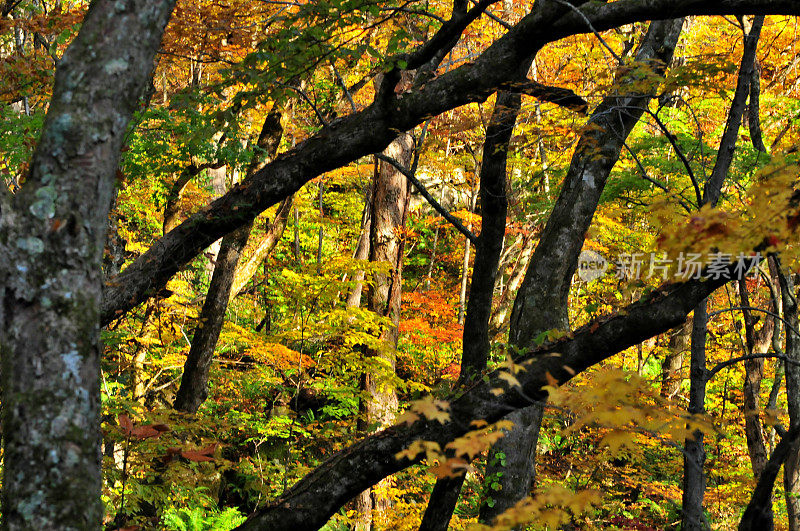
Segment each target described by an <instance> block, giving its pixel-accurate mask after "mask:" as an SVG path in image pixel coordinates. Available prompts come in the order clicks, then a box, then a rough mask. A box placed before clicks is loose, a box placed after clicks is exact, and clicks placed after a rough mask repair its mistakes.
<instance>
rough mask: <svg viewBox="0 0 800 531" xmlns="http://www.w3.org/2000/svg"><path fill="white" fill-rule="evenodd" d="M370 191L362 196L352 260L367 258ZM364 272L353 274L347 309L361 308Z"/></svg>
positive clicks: (370, 218) (370, 217)
mask: <svg viewBox="0 0 800 531" xmlns="http://www.w3.org/2000/svg"><path fill="white" fill-rule="evenodd" d="M371 204H372V190H367V191H366V192H365V194H364V212H363V213H362V214H361V233H360V234H359V236H358V243H356V250H355V252H354V253H353V259H354V260H367V259H368V258H369V249H370V246H369V235H370V232H371V231H372V229H371V227H372V206H371ZM364 276H365V275H364V270H363V269H359V270H358V271H356V272H355V273H354V274H353V278H352V280H353V287H352V288H351V289H350V293H348V294H347V301H346V306H347V307H348V308H358V307H359V306H361V293H362V292H363V291H364Z"/></svg>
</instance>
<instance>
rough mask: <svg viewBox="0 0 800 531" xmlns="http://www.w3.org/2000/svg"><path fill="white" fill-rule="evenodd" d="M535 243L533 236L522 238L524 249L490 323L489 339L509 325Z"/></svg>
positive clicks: (527, 235) (522, 248)
mask: <svg viewBox="0 0 800 531" xmlns="http://www.w3.org/2000/svg"><path fill="white" fill-rule="evenodd" d="M535 243H536V240H535V239H534V238H533V234H525V235H524V236H523V237H522V247H521V248H520V251H519V255H518V256H517V259H516V261H515V262H514V267H513V268H512V269H511V274H510V275H509V277H508V283H506V285H505V286H504V288H503V290H502V292H501V295H500V300H499V301H498V302H497V307H496V308H495V310H494V312H493V313H492V318H491V320H490V321H489V337H494V336H496V335H497V334H499V333H500V332H501V330H502V329H503V327H504V326H506V325H507V324H508V317H509V315H510V314H511V308H512V307H513V306H514V298H515V297H516V295H517V291H518V290H519V287H520V286H521V285H522V280H523V279H524V278H525V271H527V270H528V263H529V262H530V260H531V255H532V254H533V249H534V247H535V245H534V244H535Z"/></svg>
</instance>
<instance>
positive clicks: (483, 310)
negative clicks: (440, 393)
mask: <svg viewBox="0 0 800 531" xmlns="http://www.w3.org/2000/svg"><path fill="white" fill-rule="evenodd" d="M521 104H522V100H521V98H520V96H519V94H512V93H508V92H501V93H499V94H498V96H497V101H496V102H495V108H494V112H493V113H492V117H491V119H490V121H489V126H488V127H487V129H486V140H485V141H484V145H483V157H482V161H481V171H480V189H479V195H480V201H481V234H480V236H479V237H478V243H477V245H476V246H475V247H476V250H475V262H474V264H473V273H472V283H471V284H470V288H469V298H468V300H467V312H466V316H465V321H464V332H463V349H464V351H463V354H462V356H461V374H460V375H459V384H460V385H467V384H469V383H470V382H471V381H473V379H474V377H476V376H477V375H479V374H480V373H481V372H482V371H484V370H485V369H486V364H487V361H488V358H489V349H490V342H489V340H490V338H489V317H490V316H491V311H492V295H493V292H494V284H495V278H496V277H497V264H498V262H499V260H500V253H501V252H502V249H503V237H504V236H505V231H506V213H507V210H508V199H507V197H506V163H507V160H508V149H509V142H510V140H511V133H512V132H513V130H514V125H515V124H516V121H517V115H518V114H519V110H520V107H521ZM464 478H465V476H464V475H460V476H458V477H455V478H445V479H440V480H438V481H437V482H436V485H435V486H434V489H433V492H432V493H431V497H430V500H429V501H428V506H427V508H426V509H425V515H424V516H423V518H422V525H421V526H420V530H421V531H435V530H441V531H446V530H447V528H448V526H449V523H450V518H451V517H452V515H453V510H454V509H455V507H456V503H457V502H458V495H459V493H460V492H461V487H462V485H463V484H464Z"/></svg>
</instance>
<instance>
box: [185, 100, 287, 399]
mask: <svg viewBox="0 0 800 531" xmlns="http://www.w3.org/2000/svg"><path fill="white" fill-rule="evenodd" d="M282 134H283V129H282V128H281V116H280V113H278V112H277V111H273V112H270V113H269V114H268V115H267V117H266V119H265V120H264V125H263V126H262V128H261V133H260V134H259V138H258V143H257V149H258V150H262V151H263V152H265V154H266V156H267V157H269V158H272V157H274V156H275V152H276V150H277V149H278V144H279V143H280V139H281V135H282ZM261 160H262V157H260V156H259V154H258V153H254V155H253V159H252V160H251V162H250V166H249V168H248V170H247V178H249V177H251V176H252V175H253V174H254V173H255V172H256V171H257V170H258V168H259V166H260V163H261ZM283 206H285V205H283ZM279 213H280V210H279V211H278V213H276V221H277V218H278V216H279ZM251 228H252V223H251V224H248V225H245V226H243V227H239V228H238V229H236V230H235V231H233V232H232V233H230V234H228V235H227V236H225V237H224V238H223V239H222V243H221V244H220V248H219V252H218V254H217V259H216V263H215V265H214V271H213V274H212V277H211V284H210V285H209V287H208V293H206V300H205V302H204V303H203V309H202V310H201V311H200V316H199V317H198V325H197V328H195V330H194V335H193V336H192V345H191V347H190V348H189V355H188V356H187V357H186V363H185V365H184V367H183V375H182V377H181V385H180V388H179V389H178V393H177V395H176V396H175V403H174V404H173V407H174V408H175V409H177V410H178V411H183V412H186V413H195V412H197V409H198V408H199V407H200V405H201V404H202V403H203V402H204V401H205V399H206V397H207V396H208V372H209V370H210V368H211V361H212V359H213V357H214V349H215V348H216V346H217V341H218V340H219V334H220V332H221V331H222V325H223V323H224V321H225V312H226V311H227V309H228V301H229V300H230V297H231V288H232V287H233V284H234V277H235V273H236V267H237V265H238V263H239V257H240V256H241V253H242V250H243V249H244V248H245V246H246V245H247V240H248V238H249V237H250V229H251ZM273 246H274V244H273Z"/></svg>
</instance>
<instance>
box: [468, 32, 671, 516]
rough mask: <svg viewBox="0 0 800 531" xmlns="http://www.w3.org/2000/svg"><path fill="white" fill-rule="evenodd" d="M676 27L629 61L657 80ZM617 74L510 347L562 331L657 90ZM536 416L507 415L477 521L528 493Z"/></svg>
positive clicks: (526, 290) (546, 242) (516, 318)
mask: <svg viewBox="0 0 800 531" xmlns="http://www.w3.org/2000/svg"><path fill="white" fill-rule="evenodd" d="M682 24H683V20H682V19H680V20H670V21H661V22H654V23H652V24H651V25H650V28H649V29H648V31H647V34H646V35H645V37H644V39H643V40H642V43H641V45H640V46H639V50H638V51H637V54H636V60H637V61H640V62H645V61H647V62H652V63H653V64H654V70H655V71H656V72H658V73H659V74H663V72H664V70H665V69H666V65H668V64H669V63H670V61H671V60H672V55H673V52H674V50H675V45H676V43H677V41H678V37H679V35H680V32H681V26H682ZM624 76H625V74H624V73H623V72H620V74H619V75H618V78H617V84H618V86H619V87H620V88H619V92H620V93H619V94H616V95H613V96H608V97H606V98H605V99H604V100H603V102H601V104H600V105H599V106H598V107H597V109H596V110H595V111H594V113H593V114H592V116H591V117H590V118H589V124H590V127H587V128H586V131H587V132H586V133H584V135H582V136H581V139H580V140H579V141H578V145H577V147H576V148H575V154H574V155H573V158H572V161H571V164H570V168H569V170H568V172H567V176H566V178H565V180H564V186H563V188H562V191H561V194H560V195H559V198H558V200H557V201H556V204H555V206H554V208H553V212H552V214H551V215H550V218H549V219H548V221H547V225H546V226H545V229H544V231H543V232H542V235H541V238H540V240H539V244H538V245H537V247H536V250H535V251H534V254H533V257H532V258H531V262H530V264H529V266H528V271H527V273H526V275H525V279H524V281H523V283H522V286H521V287H520V290H519V293H518V294H517V298H516V301H515V303H514V309H513V311H512V314H511V330H510V333H509V343H511V344H512V345H513V346H514V347H515V348H518V349H525V348H531V347H533V346H534V340H535V338H536V337H537V336H538V335H539V334H541V333H542V332H544V331H547V330H551V329H556V328H558V329H562V330H564V329H568V327H569V323H568V319H567V298H568V295H569V288H570V285H571V281H572V276H573V275H574V274H575V270H576V268H577V264H578V255H579V254H580V251H581V247H582V246H583V240H584V235H585V234H586V230H587V229H588V228H589V225H590V224H591V221H592V217H593V216H594V212H595V209H596V208H597V203H598V201H599V199H600V195H601V193H602V191H603V187H604V186H605V183H606V180H607V179H608V176H609V174H610V173H611V169H612V168H613V167H614V165H615V164H616V162H617V160H618V159H619V154H620V151H621V150H622V147H623V144H624V142H625V139H626V138H627V137H628V135H629V134H630V132H631V131H632V130H633V128H634V127H635V126H636V124H637V123H638V120H639V118H640V117H641V115H642V113H643V112H644V110H645V109H646V107H647V105H648V103H649V101H650V99H651V98H652V97H654V95H655V90H656V87H652V88H651V89H650V93H647V94H642V93H625V92H624V90H625V86H626V85H625V83H626V82H625V79H624ZM591 126H595V127H591ZM542 414H543V411H542V406H541V405H540V404H534V405H531V406H530V407H529V409H528V410H527V411H526V410H522V411H517V412H515V413H512V414H511V415H509V417H508V420H510V421H511V422H513V423H514V425H515V428H514V429H513V430H512V431H516V432H519V433H516V434H507V435H506V437H504V438H503V439H500V441H498V443H497V444H496V445H495V447H494V448H492V450H490V459H489V464H488V465H487V467H486V475H487V476H489V477H492V478H497V479H498V481H497V482H498V483H499V484H500V489H499V490H496V491H491V492H489V493H487V494H488V497H490V498H491V502H490V503H487V504H484V505H483V506H482V507H481V515H480V518H481V520H482V521H484V522H491V521H492V520H493V519H494V518H496V517H497V516H498V515H499V514H501V513H502V512H503V511H505V510H507V509H509V508H511V507H513V506H514V505H515V504H516V503H517V502H518V501H519V500H521V499H522V498H524V497H526V496H528V495H529V494H530V491H531V487H532V486H533V479H534V471H535V468H534V467H535V463H534V460H532V459H531V458H532V457H534V456H535V455H536V442H537V438H538V435H539V429H540V425H541V419H542ZM498 453H501V454H502V455H503V456H504V459H503V460H502V461H501V460H499V459H496V458H495V456H496V455H497V454H498ZM503 462H504V464H501V463H503Z"/></svg>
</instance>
